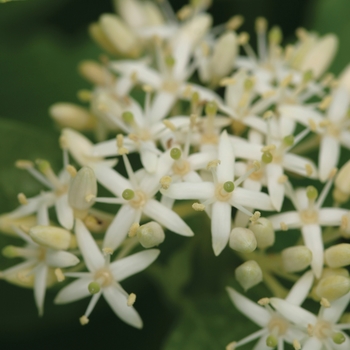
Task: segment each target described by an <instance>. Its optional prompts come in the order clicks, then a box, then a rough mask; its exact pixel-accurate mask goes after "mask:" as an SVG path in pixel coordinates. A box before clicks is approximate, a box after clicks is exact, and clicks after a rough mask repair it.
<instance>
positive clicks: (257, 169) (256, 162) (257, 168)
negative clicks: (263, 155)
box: [253, 160, 261, 171]
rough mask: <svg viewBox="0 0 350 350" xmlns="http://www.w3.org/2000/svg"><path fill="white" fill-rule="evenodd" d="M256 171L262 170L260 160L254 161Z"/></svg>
mask: <svg viewBox="0 0 350 350" xmlns="http://www.w3.org/2000/svg"><path fill="white" fill-rule="evenodd" d="M253 167H254V171H259V170H260V169H261V163H260V162H259V161H258V160H254V161H253Z"/></svg>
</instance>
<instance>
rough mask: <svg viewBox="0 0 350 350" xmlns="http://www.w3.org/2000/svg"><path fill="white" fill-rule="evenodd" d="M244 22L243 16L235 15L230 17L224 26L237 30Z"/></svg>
mask: <svg viewBox="0 0 350 350" xmlns="http://www.w3.org/2000/svg"><path fill="white" fill-rule="evenodd" d="M243 22H244V17H243V16H241V15H236V16H233V17H232V18H230V19H229V20H228V21H227V23H226V28H227V29H228V30H237V29H238V28H239V27H240V26H241V25H242V24H243Z"/></svg>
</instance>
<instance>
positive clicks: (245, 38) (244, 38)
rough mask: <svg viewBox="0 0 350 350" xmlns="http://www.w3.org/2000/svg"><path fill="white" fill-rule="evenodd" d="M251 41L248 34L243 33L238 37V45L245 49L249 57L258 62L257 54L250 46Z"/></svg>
mask: <svg viewBox="0 0 350 350" xmlns="http://www.w3.org/2000/svg"><path fill="white" fill-rule="evenodd" d="M249 39H250V37H249V34H248V33H247V32H242V33H241V34H240V35H239V37H238V43H239V44H240V45H241V46H242V47H243V49H244V51H245V52H246V54H247V56H248V57H249V58H250V59H251V60H253V61H254V62H257V60H258V58H257V57H256V54H255V52H254V50H253V49H252V47H251V46H250V45H249Z"/></svg>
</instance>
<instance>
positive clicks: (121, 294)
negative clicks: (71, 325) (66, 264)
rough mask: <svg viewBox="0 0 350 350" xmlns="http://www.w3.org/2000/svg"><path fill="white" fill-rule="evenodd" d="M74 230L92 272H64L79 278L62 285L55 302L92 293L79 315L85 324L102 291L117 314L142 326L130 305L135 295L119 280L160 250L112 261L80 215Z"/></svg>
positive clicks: (141, 267)
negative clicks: (128, 291)
mask: <svg viewBox="0 0 350 350" xmlns="http://www.w3.org/2000/svg"><path fill="white" fill-rule="evenodd" d="M75 233H76V236H77V241H78V245H79V248H80V250H81V253H82V256H83V258H84V261H85V264H86V266H87V268H88V270H89V272H77V273H67V274H65V275H66V276H68V277H69V276H70V277H78V278H79V279H78V280H76V281H75V282H73V283H71V284H69V285H68V286H66V287H65V288H63V289H62V290H61V291H60V292H59V293H58V295H57V297H56V299H55V303H57V304H65V303H69V302H72V301H76V300H79V299H81V298H85V297H87V296H89V295H90V294H93V297H92V298H91V301H90V303H89V306H88V308H87V310H86V312H85V314H84V316H83V317H82V318H81V319H80V321H81V323H82V324H86V323H87V322H88V321H89V320H88V317H89V315H90V313H91V312H92V310H93V308H94V307H95V305H96V303H97V301H98V299H99V298H100V296H101V295H103V296H104V298H105V299H106V301H107V303H108V304H109V305H110V306H111V308H112V310H113V311H114V312H115V314H116V315H117V316H119V317H120V318H121V319H122V320H123V321H124V322H126V323H128V324H130V325H131V326H134V327H136V328H142V320H141V318H140V316H139V314H138V313H137V312H136V311H135V309H134V308H133V307H132V306H131V305H132V302H133V301H134V295H132V294H131V295H129V294H128V293H127V292H126V291H125V290H124V289H123V288H122V287H121V286H120V284H119V282H121V281H123V280H124V279H125V278H127V277H129V276H131V275H133V274H135V273H137V272H140V271H142V270H144V269H145V268H146V267H148V266H149V265H150V264H151V263H152V262H153V261H154V260H155V259H156V258H157V256H158V255H159V250H157V249H151V250H147V251H143V252H140V253H136V254H133V255H131V256H128V257H126V258H123V259H121V260H117V261H115V262H113V263H110V255H109V254H108V253H107V254H106V255H105V257H104V256H103V254H102V253H101V251H100V249H99V248H98V246H97V244H96V242H95V241H94V239H93V238H92V236H91V234H90V232H89V231H88V230H87V228H86V227H85V226H84V224H83V223H82V221H81V220H79V219H77V220H76V223H75Z"/></svg>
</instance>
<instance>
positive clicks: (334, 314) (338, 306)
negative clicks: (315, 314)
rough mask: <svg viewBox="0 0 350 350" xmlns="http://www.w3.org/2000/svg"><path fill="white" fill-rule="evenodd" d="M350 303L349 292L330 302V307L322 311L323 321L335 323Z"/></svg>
mask: <svg viewBox="0 0 350 350" xmlns="http://www.w3.org/2000/svg"><path fill="white" fill-rule="evenodd" d="M349 301H350V292H349V293H347V294H345V295H343V296H342V297H341V298H339V299H337V300H334V301H332V302H331V307H329V308H326V309H324V310H323V319H325V320H327V321H329V322H331V323H337V322H338V321H339V318H340V317H341V315H342V314H343V313H344V311H345V309H346V307H347V306H348V304H349Z"/></svg>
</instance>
